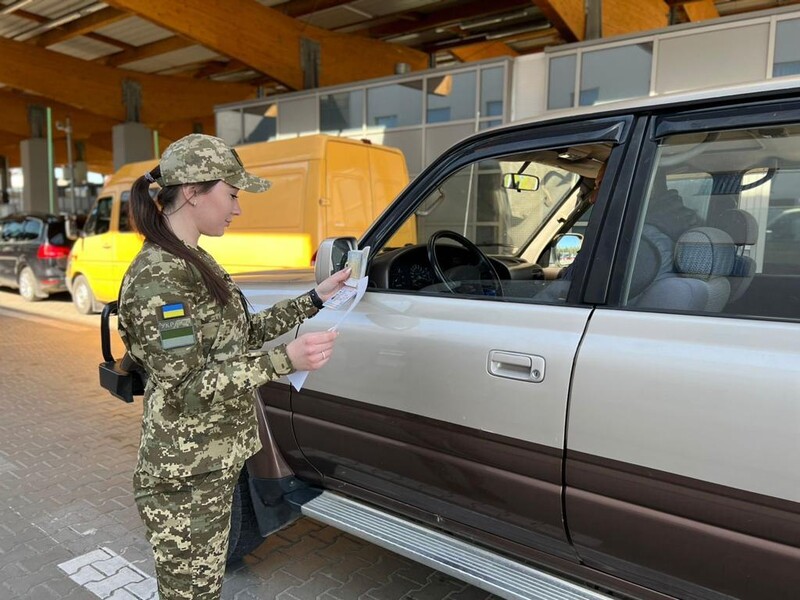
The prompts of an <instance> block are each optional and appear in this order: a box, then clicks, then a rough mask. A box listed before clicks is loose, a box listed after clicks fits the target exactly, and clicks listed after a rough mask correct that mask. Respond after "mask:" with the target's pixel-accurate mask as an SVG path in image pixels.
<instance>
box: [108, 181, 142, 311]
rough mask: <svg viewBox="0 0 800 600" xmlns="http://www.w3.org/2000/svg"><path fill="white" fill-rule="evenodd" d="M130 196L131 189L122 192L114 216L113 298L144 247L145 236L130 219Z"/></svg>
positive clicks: (112, 241) (112, 250)
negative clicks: (132, 225)
mask: <svg viewBox="0 0 800 600" xmlns="http://www.w3.org/2000/svg"><path fill="white" fill-rule="evenodd" d="M130 196H131V193H130V191H129V190H126V191H124V192H122V194H121V195H120V202H119V205H118V207H117V208H116V210H118V211H119V212H118V214H117V215H115V216H114V218H113V222H114V223H117V226H116V230H117V231H116V235H114V236H113V237H112V240H111V243H112V249H111V252H112V256H113V266H112V270H111V286H110V287H111V291H114V290H116V291H115V292H114V296H112V298H113V297H116V295H117V294H118V293H119V286H120V285H122V278H123V277H124V276H125V272H126V271H127V270H128V267H129V266H130V264H131V262H133V259H134V258H136V255H137V254H138V252H139V250H140V249H141V248H142V241H143V238H142V236H141V235H139V234H138V233H136V232H135V231H133V229H132V228H131V225H130V221H129V219H128V202H129V201H130ZM112 228H113V227H112Z"/></svg>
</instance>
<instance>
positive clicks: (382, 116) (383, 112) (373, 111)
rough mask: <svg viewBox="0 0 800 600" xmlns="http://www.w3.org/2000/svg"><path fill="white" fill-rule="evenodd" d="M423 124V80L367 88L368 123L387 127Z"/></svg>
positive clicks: (371, 125)
mask: <svg viewBox="0 0 800 600" xmlns="http://www.w3.org/2000/svg"><path fill="white" fill-rule="evenodd" d="M420 124H422V80H421V79H416V80H414V81H404V82H402V83H395V84H391V85H383V86H380V87H374V88H370V89H368V90H367V125H368V126H370V127H373V126H380V127H384V128H385V129H392V128H394V127H408V126H411V125H420Z"/></svg>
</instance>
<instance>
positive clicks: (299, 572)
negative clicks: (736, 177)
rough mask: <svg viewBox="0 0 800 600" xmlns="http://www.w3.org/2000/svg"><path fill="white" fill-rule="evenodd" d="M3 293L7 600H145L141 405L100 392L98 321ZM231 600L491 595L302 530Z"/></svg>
mask: <svg viewBox="0 0 800 600" xmlns="http://www.w3.org/2000/svg"><path fill="white" fill-rule="evenodd" d="M68 302H69V301H68V297H64V298H55V299H51V300H47V301H45V302H40V303H35V304H31V305H28V304H26V303H23V302H22V301H21V300H20V299H19V297H18V296H16V295H15V294H14V293H13V292H10V291H8V290H2V289H0V600H14V599H20V600H22V599H25V600H50V599H57V598H64V599H70V600H96V599H97V598H108V599H110V600H143V599H147V598H152V597H153V587H152V585H153V579H152V576H153V565H152V559H151V557H150V551H149V547H148V544H147V542H146V541H145V539H144V536H143V529H142V525H141V522H140V521H139V516H138V514H137V512H136V509H135V506H134V504H133V500H132V495H131V485H130V480H131V473H132V470H133V466H134V463H135V458H136V444H137V441H138V435H139V431H138V429H139V419H140V417H141V402H137V403H136V404H134V405H126V404H124V403H122V402H120V401H118V400H115V399H113V398H112V397H111V396H109V395H107V394H105V393H104V392H103V391H101V390H100V388H99V386H98V384H97V363H98V362H99V360H100V350H99V335H98V333H97V323H98V322H99V318H98V317H97V316H96V315H95V316H93V317H84V316H81V315H77V313H75V312H74V309H73V308H72V306H71V305H70V304H69V303H68ZM223 598H224V599H226V600H231V599H237V600H255V599H260V600H264V599H272V598H277V599H280V600H305V599H311V598H319V599H322V600H354V599H367V600H391V599H397V600H400V599H409V600H410V599H417V600H428V599H430V600H434V599H439V598H448V599H452V600H456V599H457V600H481V599H487V598H491V596H490V595H489V594H487V593H486V592H483V591H481V590H477V589H476V588H473V587H470V586H467V585H465V584H463V583H461V582H460V581H457V580H454V579H451V578H449V577H447V576H444V575H441V574H439V573H437V572H435V571H432V570H431V569H429V568H427V567H422V566H420V565H417V564H415V563H412V562H410V561H408V560H406V559H404V558H402V557H400V556H398V555H396V554H393V553H391V552H388V551H385V550H383V549H381V548H378V547H376V546H373V545H371V544H368V543H365V542H363V541H361V540H358V539H356V538H354V537H352V536H350V535H347V534H344V533H341V532H340V531H338V530H336V529H333V528H331V527H327V526H323V525H321V524H319V523H316V522H314V521H312V520H309V519H301V520H299V521H298V522H297V523H295V524H294V525H293V526H292V527H290V528H288V529H286V530H284V531H282V532H280V533H279V534H276V535H274V536H272V537H270V538H269V539H267V540H266V541H265V543H264V544H263V545H262V546H261V547H260V548H258V549H257V550H256V551H255V552H254V553H253V554H252V555H250V556H248V557H246V559H245V561H244V562H243V563H242V564H241V565H239V566H238V567H236V568H235V569H232V570H230V571H229V572H228V574H227V575H226V581H225V586H224V589H223Z"/></svg>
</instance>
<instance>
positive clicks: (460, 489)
mask: <svg viewBox="0 0 800 600" xmlns="http://www.w3.org/2000/svg"><path fill="white" fill-rule="evenodd" d="M629 125H630V121H629V120H626V119H624V118H615V119H604V120H598V121H597V122H590V123H583V124H581V126H580V127H574V128H573V127H571V126H570V124H569V123H566V124H561V125H559V126H546V127H541V128H527V129H519V130H515V131H513V132H511V133H507V134H505V135H498V134H494V135H492V136H484V137H483V138H480V139H479V140H478V141H473V142H471V143H470V144H468V145H465V146H462V147H460V148H457V149H455V150H453V151H451V153H450V154H449V155H446V156H444V157H442V158H441V159H440V161H439V162H438V163H437V164H436V165H434V166H433V167H432V168H431V169H429V170H428V171H427V172H426V173H424V174H423V175H422V176H421V177H420V178H418V179H417V180H416V182H415V184H414V185H412V186H411V188H410V189H409V190H407V191H406V192H405V193H404V195H403V196H402V197H401V198H400V199H399V200H398V201H397V202H395V204H394V205H393V206H392V209H391V210H390V211H389V212H388V213H385V214H384V215H383V218H382V219H381V220H379V221H378V222H377V223H376V224H375V225H374V226H373V228H372V229H371V230H370V231H369V232H368V233H367V235H366V236H365V238H364V240H362V245H369V246H370V247H371V253H372V254H373V256H374V258H373V259H372V264H371V267H370V275H369V277H370V283H371V286H372V287H370V288H369V289H368V290H367V292H366V294H365V296H364V298H363V300H362V301H361V303H360V304H359V305H358V306H357V307H356V308H355V309H354V310H353V311H352V312H351V313H350V314H349V315H348V316H347V318H346V320H345V321H344V322H343V323H342V324H341V326H340V335H339V337H338V339H337V342H336V349H335V353H334V355H333V357H332V359H331V361H330V363H329V365H328V366H326V367H325V368H324V369H322V370H320V371H318V372H314V373H312V374H311V375H310V377H309V378H308V380H307V382H306V384H305V387H303V388H302V390H301V391H300V392H294V391H293V392H292V397H291V409H292V411H293V419H292V420H293V425H294V433H295V438H296V440H297V443H298V444H299V447H300V449H301V450H302V452H303V453H304V455H305V457H306V458H307V459H308V460H309V461H310V462H311V463H312V464H313V465H314V467H315V468H316V469H317V470H318V471H319V472H320V473H321V474H322V476H323V477H324V478H325V479H326V481H327V483H326V485H327V486H328V487H333V488H334V489H335V488H337V487H341V488H346V489H347V490H348V493H350V494H355V495H359V494H361V495H363V496H364V497H367V498H369V499H371V501H376V502H379V503H391V504H392V505H393V506H394V507H395V509H396V510H401V511H402V510H406V511H412V512H413V513H414V514H415V516H417V517H418V518H423V519H428V520H430V521H431V522H433V523H436V524H439V525H441V524H443V523H445V522H446V523H449V524H450V525H448V528H451V529H454V530H464V531H469V532H470V535H471V536H477V537H480V538H481V539H483V540H484V541H485V542H486V543H492V544H497V543H498V540H505V542H506V543H507V542H509V541H511V542H514V543H515V544H516V545H517V547H518V548H520V547H521V548H527V549H531V550H532V549H535V550H544V551H546V552H548V553H549V554H551V555H555V556H559V557H563V558H568V559H570V560H574V553H573V551H572V549H571V548H570V545H569V543H568V540H567V537H566V533H565V531H564V526H563V518H562V517H563V515H562V510H561V492H562V454H563V449H564V426H565V419H566V409H567V398H568V391H569V384H570V378H571V372H572V365H573V361H574V358H575V354H576V351H577V348H578V345H579V342H580V340H581V337H582V335H583V331H584V328H585V327H586V324H587V322H588V319H589V317H590V314H591V311H592V309H591V307H590V306H587V305H582V304H581V303H580V302H576V301H574V299H573V296H571V295H569V294H572V293H573V292H568V293H567V289H568V288H572V289H575V290H577V289H578V288H579V287H580V285H581V283H582V280H583V279H584V275H583V273H585V271H586V267H587V266H588V263H589V258H588V256H589V253H590V252H591V250H592V249H591V244H592V242H591V239H592V236H590V235H587V238H586V243H585V245H584V248H583V249H582V250H581V253H580V254H579V259H578V261H576V266H579V267H580V268H579V269H578V270H577V271H576V273H575V276H574V277H573V278H572V279H571V281H567V280H564V281H545V280H544V279H542V277H541V276H542V266H544V265H539V264H536V261H547V260H549V259H550V257H551V255H552V254H551V252H552V247H551V246H552V244H551V242H552V241H553V240H554V239H555V238H556V237H557V235H558V233H559V231H560V230H564V229H565V228H567V227H569V222H568V220H567V217H569V216H570V215H572V214H574V213H575V211H576V206H578V205H579V204H580V205H581V206H584V204H585V200H586V198H587V190H586V189H585V187H586V186H585V185H584V184H585V183H586V182H587V181H590V180H591V177H594V174H595V173H596V172H597V169H598V168H599V166H600V164H602V163H603V162H606V161H607V162H608V163H609V169H610V171H609V173H615V174H616V172H617V171H615V170H616V169H619V167H620V164H621V161H622V156H623V155H624V153H625V152H626V151H627V146H626V145H625V144H626V141H627V140H628V138H629V137H630V135H631V131H630V127H629ZM609 157H610V158H609ZM518 173H522V174H524V175H525V177H529V178H530V179H529V181H531V182H533V181H538V182H539V183H541V182H542V181H550V182H552V184H550V185H549V187H547V189H545V188H544V187H540V188H539V189H533V188H534V187H535V185H533V184H531V185H529V186H528V188H529V189H527V190H523V189H522V187H523V186H518V189H512V187H513V186H509V185H507V183H508V179H507V178H506V175H510V174H514V175H516V174H518ZM552 173H557V174H558V177H549V175H550V174H552ZM607 179H608V180H613V177H609V176H607ZM504 181H505V182H506V184H504V183H503V182H504ZM608 185H609V186H610V185H611V184H610V183H609V184H608ZM602 202H603V199H602V196H601V203H602ZM584 208H585V206H584ZM596 208H597V209H599V210H593V211H592V212H593V216H592V220H593V221H594V222H595V227H597V226H598V225H597V224H598V223H599V221H600V219H601V218H602V217H603V215H604V214H606V213H604V205H601V204H598V206H597V207H596ZM608 218H613V217H608ZM409 229H410V230H411V231H413V232H415V235H416V242H417V243H416V244H412V245H404V242H405V241H407V240H408V232H409ZM590 229H591V226H590ZM443 230H448V231H456V232H457V233H458V234H460V235H461V236H462V237H463V238H466V239H467V240H468V241H469V242H470V243H472V244H474V245H476V246H478V247H480V248H484V249H485V252H484V255H485V254H486V253H488V254H491V256H492V260H493V261H494V262H493V266H494V267H495V270H499V272H500V275H501V277H502V278H501V283H500V289H498V288H497V281H496V280H495V279H494V278H493V277H489V276H485V273H484V271H487V272H488V271H489V270H488V268H487V267H486V265H485V264H482V262H481V261H480V260H478V259H476V261H477V262H475V264H473V262H472V261H471V260H469V259H467V256H468V255H469V253H470V251H467V250H465V249H464V248H461V247H459V246H458V244H455V243H454V242H453V241H452V240H450V239H447V238H446V237H443V238H440V242H441V245H437V246H435V248H434V253H435V254H438V255H439V256H438V258H436V261H437V262H438V263H439V266H440V267H441V270H442V272H443V273H444V274H445V275H446V277H445V278H446V279H447V280H448V281H447V282H443V281H442V280H441V279H440V278H437V277H436V276H435V275H434V271H433V269H432V266H431V264H430V262H429V258H428V253H427V248H426V243H427V242H429V241H430V240H431V239H432V238H433V237H434V234H436V233H437V232H441V231H443ZM395 239H401V240H402V241H401V242H400V243H397V244H395V243H394V240H395ZM392 248H393V249H392ZM584 252H585V253H586V254H584ZM582 254H584V259H581V258H580V256H581V255H582ZM570 284H571V285H570ZM551 285H554V286H557V287H559V288H560V289H561V291H562V292H564V293H561V294H553V295H550V296H548V295H546V294H544V293H543V292H545V291H546V290H547V289H548V287H549V286H551ZM341 318H342V311H331V310H325V311H322V313H321V314H320V315H318V316H317V317H315V318H314V319H312V320H311V321H309V322H308V323H307V324H304V325H302V326H301V328H300V332H301V333H302V332H305V331H313V330H322V329H327V328H329V327H331V326H333V325H335V324H336V323H337V321H338V320H339V319H341Z"/></svg>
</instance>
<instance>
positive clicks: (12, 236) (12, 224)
mask: <svg viewBox="0 0 800 600" xmlns="http://www.w3.org/2000/svg"><path fill="white" fill-rule="evenodd" d="M2 235H3V241H4V242H12V241H17V240H18V239H19V238H20V236H21V235H22V223H21V222H19V221H6V222H5V223H4V224H3V233H2Z"/></svg>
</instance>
